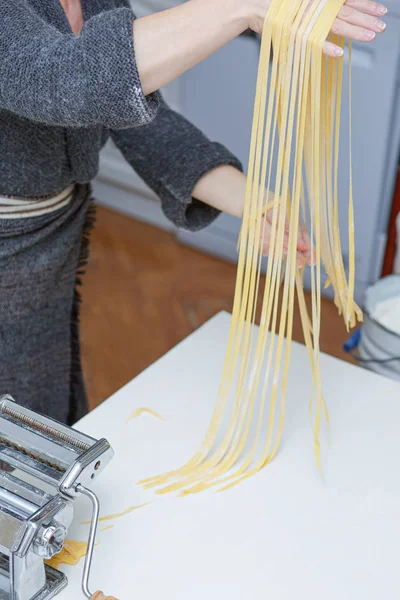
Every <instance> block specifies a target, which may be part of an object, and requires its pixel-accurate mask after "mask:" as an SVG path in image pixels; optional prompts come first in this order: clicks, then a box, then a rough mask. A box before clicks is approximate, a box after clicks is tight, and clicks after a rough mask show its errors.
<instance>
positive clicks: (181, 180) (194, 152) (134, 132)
mask: <svg viewBox="0 0 400 600" xmlns="http://www.w3.org/2000/svg"><path fill="white" fill-rule="evenodd" d="M111 136H112V138H113V140H114V142H115V144H116V145H117V147H118V148H119V149H120V150H121V152H122V154H123V155H124V157H125V158H126V159H127V161H128V162H129V163H130V164H131V166H132V167H133V168H134V170H135V171H136V172H137V174H138V175H139V176H140V177H141V178H142V179H143V180H144V181H145V182H146V183H147V185H149V187H150V188H151V189H152V190H153V191H154V192H155V193H156V194H157V195H158V196H159V198H160V199H161V205H162V209H163V212H164V214H165V215H166V217H167V218H168V219H169V220H170V221H172V222H173V223H174V224H175V225H176V226H177V227H179V228H182V229H187V230H191V231H197V230H199V229H202V228H203V227H206V226H207V225H209V224H210V223H211V222H212V221H213V220H214V219H215V218H216V217H217V216H218V215H219V211H218V210H217V209H215V208H213V207H211V206H209V205H208V204H204V203H203V202H200V201H198V200H196V199H194V198H192V191H193V188H194V187H195V185H196V183H197V182H198V180H199V179H200V178H201V177H202V176H203V175H205V174H206V173H208V172H209V171H212V170H213V169H215V168H216V167H218V166H221V165H231V166H233V167H236V168H237V169H239V170H242V166H241V163H240V162H239V160H238V159H237V158H236V157H235V156H234V155H233V154H231V153H230V152H229V151H228V150H227V149H226V148H225V147H224V146H223V145H221V144H218V143H215V142H211V141H210V140H209V139H208V138H207V137H206V136H205V135H204V134H203V133H201V131H199V130H198V129H197V128H196V127H195V126H194V125H192V124H191V123H190V122H189V121H187V120H186V119H185V118H184V117H182V116H181V115H179V114H178V113H176V112H175V111H173V110H171V109H170V108H169V106H168V105H167V104H166V103H165V101H164V100H163V99H162V98H161V100H160V108H159V111H158V113H157V116H156V118H155V119H154V121H153V122H152V123H150V124H149V125H146V126H144V127H136V128H130V129H125V130H123V131H111Z"/></svg>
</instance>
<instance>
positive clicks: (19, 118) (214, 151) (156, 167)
mask: <svg viewBox="0 0 400 600" xmlns="http://www.w3.org/2000/svg"><path fill="white" fill-rule="evenodd" d="M82 7H83V12H84V17H85V25H84V28H83V30H82V32H81V34H80V35H79V36H76V35H74V34H73V33H72V31H71V28H70V26H69V23H68V20H67V18H66V15H65V13H64V11H63V8H62V6H61V4H60V3H59V0H0V194H1V195H15V196H29V197H31V196H33V197H36V196H44V195H47V194H51V193H54V192H58V191H60V190H62V189H63V188H65V187H67V186H68V185H69V184H70V183H73V182H75V183H87V182H89V181H91V180H92V179H93V178H94V177H95V175H96V173H97V170H98V164H99V152H100V150H101V148H102V147H103V146H104V144H105V142H106V141H107V139H108V137H109V136H110V135H111V137H112V138H113V140H114V142H115V143H116V145H117V146H118V147H119V149H120V150H121V151H122V153H123V154H124V156H125V158H126V159H127V160H128V161H129V163H130V164H131V165H132V167H133V168H134V169H135V171H136V172H137V173H138V174H139V175H140V176H141V177H142V178H143V179H144V180H145V181H146V183H147V184H148V185H149V186H150V187H151V188H152V189H153V190H154V191H155V192H156V193H157V194H158V195H159V197H160V198H161V201H162V207H163V210H164V212H165V214H166V215H167V217H168V218H169V219H170V220H171V221H173V222H174V223H175V224H176V225H177V226H178V227H183V228H187V229H192V230H196V229H200V228H201V227H204V226H205V225H207V224H208V223H210V222H211V221H212V220H213V219H214V218H215V217H216V216H217V214H218V212H217V211H216V210H214V209H212V208H210V207H208V206H206V205H204V204H202V203H201V202H198V201H196V200H193V199H192V198H191V192H192V190H193V187H194V185H195V184H196V182H197V181H198V179H199V178H200V177H201V176H202V175H203V174H205V173H207V172H208V171H210V170H211V169H213V168H215V167H216V166H218V165H222V164H230V165H234V166H235V167H237V168H239V169H240V168H241V166H240V163H239V162H238V160H237V159H236V158H235V157H234V156H232V154H230V153H229V152H228V151H227V150H226V148H224V147H223V146H221V145H220V144H217V143H212V142H210V141H209V140H208V139H207V138H206V137H205V136H204V135H203V134H202V133H201V132H200V131H198V129H196V128H195V127H194V126H193V125H191V124H190V123H188V122H187V121H186V120H185V119H184V118H183V117H182V116H180V115H178V114H177V113H175V112H174V111H172V110H171V109H170V108H169V107H168V106H167V105H166V104H165V102H164V101H163V99H162V98H161V97H160V95H159V94H152V95H150V96H148V97H145V96H144V95H143V91H142V88H141V85H140V79H139V75H138V71H137V66H136V62H135V53H134V44H133V34H132V22H133V19H134V18H135V17H134V14H133V13H132V11H131V9H130V5H129V1H128V0H82ZM160 52H162V48H161V49H160Z"/></svg>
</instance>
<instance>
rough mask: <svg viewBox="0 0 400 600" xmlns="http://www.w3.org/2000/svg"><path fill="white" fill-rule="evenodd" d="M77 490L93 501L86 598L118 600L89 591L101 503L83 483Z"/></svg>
mask: <svg viewBox="0 0 400 600" xmlns="http://www.w3.org/2000/svg"><path fill="white" fill-rule="evenodd" d="M76 491H77V492H79V493H81V494H82V495H83V496H87V497H88V498H89V499H90V501H91V502H92V521H91V524H90V531H89V538H88V548H87V553H86V557H85V564H84V567H83V575H82V591H83V593H84V595H85V596H86V598H89V600H117V598H114V597H113V596H105V595H104V594H103V592H96V593H95V594H93V595H92V593H91V592H90V591H89V577H90V568H91V566H92V559H93V551H94V544H95V541H96V532H97V525H98V522H99V514H100V503H99V499H98V498H97V496H96V494H94V493H93V492H92V491H91V490H88V489H87V488H85V487H84V486H83V485H81V484H79V485H78V486H77V487H76Z"/></svg>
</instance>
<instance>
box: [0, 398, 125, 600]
mask: <svg viewBox="0 0 400 600" xmlns="http://www.w3.org/2000/svg"><path fill="white" fill-rule="evenodd" d="M112 457H113V450H112V448H111V446H110V444H109V443H108V442H107V441H106V440H105V439H100V440H95V439H93V438H91V437H89V436H87V435H84V434H83V433H80V432H79V431H75V430H74V429H71V428H70V427H67V426H65V425H62V424H60V423H58V422H56V421H54V420H53V419H50V418H48V417H45V416H42V415H39V414H37V413H36V412H33V411H32V410H29V409H27V408H24V407H22V406H19V405H18V404H16V402H15V401H14V400H13V399H12V398H11V397H10V396H0V600H49V599H50V598H54V596H56V595H57V594H58V593H59V592H60V591H61V590H63V589H64V588H65V587H66V586H67V583H68V582H67V578H66V576H65V575H64V574H63V573H61V572H59V571H58V570H56V569H53V568H51V567H49V566H48V565H46V564H45V561H46V560H47V559H50V558H51V557H52V556H54V555H55V554H57V553H58V552H60V551H61V550H62V548H63V543H64V540H65V539H66V535H67V531H68V528H69V526H70V524H71V521H72V517H73V503H74V500H75V499H76V498H78V497H79V496H86V497H87V498H89V499H90V501H91V503H92V521H91V526H90V532H89V539H88V551H87V555H86V558H85V564H84V569H83V579H82V591H83V594H84V595H85V596H86V597H88V598H90V597H91V596H92V594H91V593H90V591H89V587H88V586H89V574H90V567H91V562H92V556H93V549H94V544H95V537H96V530H97V523H98V518H99V501H98V499H97V496H96V495H95V494H94V493H93V492H92V491H91V490H90V489H89V488H88V485H89V484H90V483H92V481H93V480H94V479H95V478H96V477H97V476H98V475H99V474H100V473H101V471H102V470H103V469H104V467H105V466H106V465H107V464H108V462H109V461H110V460H111V458H112ZM1 465H3V467H1Z"/></svg>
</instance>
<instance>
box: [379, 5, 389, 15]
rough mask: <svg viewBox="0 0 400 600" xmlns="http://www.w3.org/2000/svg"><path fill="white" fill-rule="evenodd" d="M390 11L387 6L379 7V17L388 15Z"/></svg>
mask: <svg viewBox="0 0 400 600" xmlns="http://www.w3.org/2000/svg"><path fill="white" fill-rule="evenodd" d="M387 11H388V9H387V8H386V6H382V5H380V6H378V15H386V13H387Z"/></svg>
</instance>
